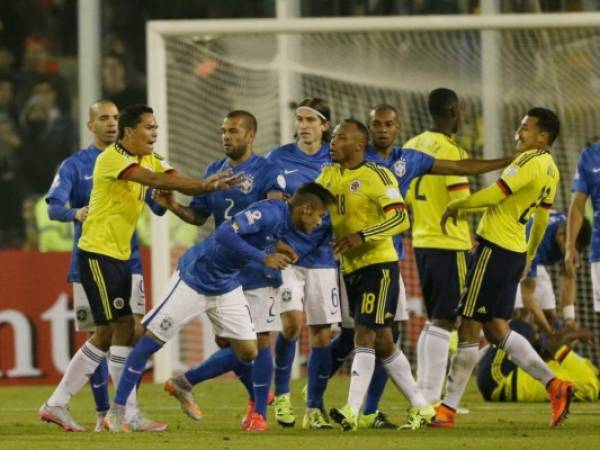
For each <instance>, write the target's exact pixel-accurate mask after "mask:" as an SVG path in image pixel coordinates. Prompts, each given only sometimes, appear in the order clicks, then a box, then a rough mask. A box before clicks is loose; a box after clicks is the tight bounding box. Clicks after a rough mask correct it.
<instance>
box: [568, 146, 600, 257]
mask: <svg viewBox="0 0 600 450" xmlns="http://www.w3.org/2000/svg"><path fill="white" fill-rule="evenodd" d="M571 189H572V191H573V192H582V193H584V194H585V195H587V196H589V197H590V199H591V201H592V207H593V209H594V220H593V221H592V242H591V246H590V247H591V248H590V261H591V262H596V261H600V142H596V143H594V144H591V145H589V146H587V147H586V148H584V149H583V151H582V152H581V155H579V161H578V162H577V172H575V178H574V179H573V185H572V188H571Z"/></svg>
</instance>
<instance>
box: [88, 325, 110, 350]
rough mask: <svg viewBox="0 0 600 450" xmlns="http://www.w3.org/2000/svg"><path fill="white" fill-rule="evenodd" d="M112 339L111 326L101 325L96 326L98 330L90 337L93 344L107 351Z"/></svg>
mask: <svg viewBox="0 0 600 450" xmlns="http://www.w3.org/2000/svg"><path fill="white" fill-rule="evenodd" d="M111 340H112V330H111V328H110V326H99V327H96V331H95V332H94V334H93V335H92V337H91V338H90V342H91V344H92V345H93V346H94V347H96V348H98V349H100V350H102V351H104V352H106V351H108V349H109V348H110V343H111Z"/></svg>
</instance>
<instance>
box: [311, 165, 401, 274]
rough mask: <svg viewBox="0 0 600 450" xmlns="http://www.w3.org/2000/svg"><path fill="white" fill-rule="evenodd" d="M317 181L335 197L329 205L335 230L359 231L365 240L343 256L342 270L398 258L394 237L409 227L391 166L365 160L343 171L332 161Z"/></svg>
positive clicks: (336, 231)
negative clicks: (353, 167)
mask: <svg viewBox="0 0 600 450" xmlns="http://www.w3.org/2000/svg"><path fill="white" fill-rule="evenodd" d="M315 182H316V183H319V184H320V185H322V186H323V187H325V188H326V189H328V190H329V191H330V192H331V193H332V194H333V195H334V196H335V198H336V203H335V204H334V205H332V206H330V208H329V215H330V216H331V225H332V227H333V233H334V234H335V235H336V236H338V237H342V236H346V235H348V234H352V233H358V232H360V233H361V235H362V236H363V239H364V241H365V243H364V244H363V245H361V246H360V247H358V248H355V249H353V250H350V251H348V252H345V253H344V254H343V255H342V258H341V270H342V273H344V274H349V273H351V272H354V271H355V270H358V269H360V268H362V267H366V266H370V265H373V264H379V263H386V262H393V261H398V254H397V253H396V249H395V248H394V243H393V240H392V237H393V235H395V234H397V233H399V232H401V231H403V230H405V229H407V228H408V215H407V214H406V211H405V209H404V199H403V198H402V195H401V194H400V190H399V189H398V181H397V180H396V177H395V176H394V175H393V174H392V173H391V172H390V171H389V170H388V169H386V168H385V167H383V166H379V165H377V164H374V163H370V162H363V163H362V164H361V165H360V166H358V167H357V168H355V169H345V170H343V171H342V167H341V166H340V165H339V164H331V165H328V166H325V167H324V168H323V171H322V172H321V174H320V175H319V176H318V178H317V179H316V180H315ZM391 211H394V212H395V213H394V214H390V212H391Z"/></svg>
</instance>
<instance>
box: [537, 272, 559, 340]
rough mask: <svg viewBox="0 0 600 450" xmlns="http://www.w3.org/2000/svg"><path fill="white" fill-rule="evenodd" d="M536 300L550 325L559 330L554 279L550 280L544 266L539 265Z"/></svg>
mask: <svg viewBox="0 0 600 450" xmlns="http://www.w3.org/2000/svg"><path fill="white" fill-rule="evenodd" d="M535 298H536V300H537V301H538V305H540V308H541V309H542V311H543V312H544V315H545V316H546V320H547V321H548V323H549V324H550V325H551V326H553V327H555V328H559V322H558V314H557V313H556V296H555V294H554V286H553V285H552V279H551V278H550V274H548V270H546V267H544V266H542V265H538V267H537V282H536V284H535Z"/></svg>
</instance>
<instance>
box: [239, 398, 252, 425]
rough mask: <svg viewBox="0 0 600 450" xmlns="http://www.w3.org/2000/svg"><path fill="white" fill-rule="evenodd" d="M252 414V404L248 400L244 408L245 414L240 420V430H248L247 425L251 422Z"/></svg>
mask: <svg viewBox="0 0 600 450" xmlns="http://www.w3.org/2000/svg"><path fill="white" fill-rule="evenodd" d="M253 412H254V402H253V401H252V400H248V406H247V407H246V414H245V415H244V417H243V418H242V430H246V429H248V425H250V422H251V421H252V413H253Z"/></svg>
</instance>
